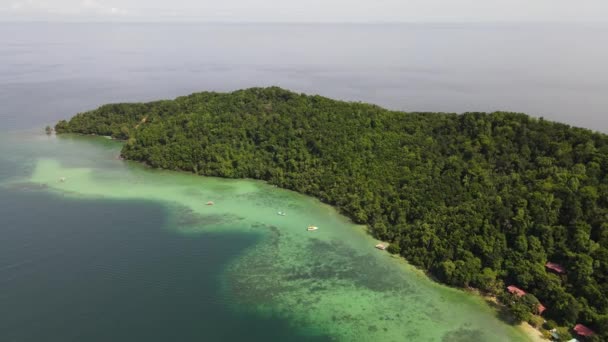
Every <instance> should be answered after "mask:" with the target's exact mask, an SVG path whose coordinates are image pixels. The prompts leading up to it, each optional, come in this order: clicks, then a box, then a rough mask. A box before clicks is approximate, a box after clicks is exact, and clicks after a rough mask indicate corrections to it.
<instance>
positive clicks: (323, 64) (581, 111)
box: [0, 23, 608, 131]
mask: <svg viewBox="0 0 608 342" xmlns="http://www.w3.org/2000/svg"><path fill="white" fill-rule="evenodd" d="M607 36H608V25H601V24H597V25H575V24H572V25H565V24H542V25H541V24H495V25H492V24H471V25H465V24H433V25H430V24H429V25H424V24H410V25H406V24H403V25H397V24H395V25H244V24H243V25H218V24H214V25H211V24H210V25H202V24H42V23H39V24H27V23H25V24H9V23H3V24H0V103H1V104H2V106H1V108H0V129H3V130H5V129H11V128H24V127H28V128H29V127H32V126H38V125H40V124H42V123H51V122H54V121H55V120H56V119H59V118H65V117H69V116H71V115H72V114H73V113H74V112H77V111H82V110H86V109H90V108H93V107H95V106H98V105H100V104H103V103H106V102H113V101H143V100H152V99H157V98H171V97H175V96H179V95H184V94H188V93H191V92H195V91H201V90H221V91H226V90H234V89H238V88H245V87H251V86H269V85H279V86H282V87H286V88H290V89H293V90H296V91H302V92H309V93H318V94H321V95H326V96H330V97H335V98H340V99H347V100H355V101H366V102H373V103H376V104H380V105H383V106H386V107H389V108H394V109H402V110H408V111H447V112H463V111H494V110H508V111H520V112H526V113H529V114H531V115H535V116H544V117H545V118H547V119H552V120H558V121H564V122H567V123H570V124H574V125H577V126H584V127H589V128H592V129H595V130H601V131H608V115H607V114H608V113H607V108H608V96H606V94H608V68H606V66H605V63H606V60H608V45H606V44H604V41H605V39H606V37H607Z"/></svg>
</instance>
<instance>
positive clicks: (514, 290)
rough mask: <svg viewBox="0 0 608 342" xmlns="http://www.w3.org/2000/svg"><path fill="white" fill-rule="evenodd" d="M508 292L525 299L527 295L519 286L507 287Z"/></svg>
mask: <svg viewBox="0 0 608 342" xmlns="http://www.w3.org/2000/svg"><path fill="white" fill-rule="evenodd" d="M507 290H509V292H511V293H512V294H514V295H517V297H523V296H525V295H526V291H524V290H522V289H520V288H519V287H517V286H513V285H509V286H507Z"/></svg>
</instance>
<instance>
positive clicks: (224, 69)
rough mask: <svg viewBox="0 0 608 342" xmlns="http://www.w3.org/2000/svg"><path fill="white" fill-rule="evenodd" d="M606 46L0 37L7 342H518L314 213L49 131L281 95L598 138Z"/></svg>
mask: <svg viewBox="0 0 608 342" xmlns="http://www.w3.org/2000/svg"><path fill="white" fill-rule="evenodd" d="M606 32H607V31H606V29H605V28H603V27H598V26H576V27H563V26H544V25H539V26H534V25H533V26H531V28H522V27H519V26H508V25H495V26H490V27H486V26H479V25H470V26H463V25H372V26H370V25H320V26H314V25H296V26H286V25H194V24H188V25H186V24H184V25H152V24H137V25H136V24H91V25H89V24H42V23H37V24H0V131H1V132H2V134H1V135H0V341H10V342H12V341H15V342H17V341H19V342H21V341H36V342H37V341H51V342H52V341H61V342H67V341H244V340H246V341H525V340H526V337H525V336H524V335H523V334H522V333H521V332H520V331H518V330H517V329H515V328H513V327H511V326H509V325H507V324H505V323H503V322H502V321H500V320H499V319H498V318H497V314H496V312H495V311H494V310H493V309H492V308H491V307H490V306H489V305H487V304H486V303H485V302H484V300H483V299H481V298H479V297H475V296H472V295H469V294H466V293H464V292H462V291H459V290H455V289H450V288H447V287H445V286H441V285H438V284H436V283H434V282H432V281H431V280H429V279H428V278H427V277H426V276H425V275H424V274H422V273H421V272H420V271H418V270H416V269H414V268H413V267H411V266H409V265H408V264H407V263H406V262H405V261H403V260H402V259H400V258H395V257H391V256H390V255H388V253H385V252H382V251H379V250H376V249H375V248H374V245H375V244H376V243H377V241H375V240H374V239H373V238H371V237H370V236H369V235H368V234H367V233H366V232H365V227H361V226H356V225H354V224H352V223H351V222H350V221H349V220H348V219H346V218H345V217H343V216H341V215H339V214H338V213H337V212H336V211H335V210H334V209H333V208H331V207H329V206H327V205H325V204H322V203H320V202H318V201H317V200H315V199H313V198H309V197H306V196H302V195H299V194H296V193H293V192H290V191H286V190H282V189H278V188H275V187H272V186H270V185H267V184H265V183H262V182H257V181H251V180H223V179H216V178H205V177H197V176H193V175H189V174H183V173H176V172H167V171H158V170H152V169H149V168H146V167H144V166H142V165H139V164H136V163H131V162H125V161H122V160H120V159H119V158H118V155H119V151H120V147H121V145H120V143H119V142H116V141H112V140H109V139H105V138H103V137H80V136H71V135H67V136H61V137H56V136H47V135H46V134H44V132H43V128H44V126H45V125H46V124H53V123H54V122H55V121H56V120H58V119H62V118H68V117H70V116H72V115H73V114H75V113H76V112H79V111H83V110H86V109H91V108H94V107H96V106H98V105H100V104H103V103H106V102H114V101H143V100H152V99H157V98H171V97H174V96H178V95H183V94H187V93H190V92H193V91H199V90H222V91H223V90H232V89H237V88H243V87H249V86H265V85H279V86H283V87H286V88H290V89H294V90H298V91H306V92H310V93H320V94H322V95H327V96H332V97H337V98H342V99H348V100H362V101H370V102H374V103H378V104H381V105H384V106H387V107H390V108H396V109H405V110H420V111H435V110H441V111H456V112H460V111H466V110H494V109H507V110H516V111H526V112H529V113H531V114H535V115H538V116H541V115H542V116H545V118H548V119H555V120H562V121H567V122H570V123H572V124H575V125H578V126H585V127H589V128H592V129H596V130H604V131H605V130H607V129H608V123H607V121H606V116H603V115H602V113H603V112H602V111H604V110H605V108H606V103H607V101H608V100H607V99H606V98H605V97H604V96H601V95H604V94H605V93H606V90H608V88H607V82H606V81H607V79H608V77H607V75H606V68H604V67H603V63H604V61H605V60H607V59H606V58H605V57H608V56H607V55H606V53H607V52H606V47H604V46H603V45H601V44H599V42H600V41H601V39H600V38H602V37H603V35H605V33H606ZM62 178H64V179H65V181H61V179H62ZM209 201H213V202H214V205H212V206H211V205H207V202H209ZM279 211H281V212H285V213H286V215H285V216H281V215H278V214H277V213H278V212H279ZM308 225H317V226H319V228H320V229H319V230H318V231H315V232H307V231H306V229H305V228H306V227H307V226H308Z"/></svg>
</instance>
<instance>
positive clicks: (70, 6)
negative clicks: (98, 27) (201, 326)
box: [0, 0, 608, 22]
mask: <svg viewBox="0 0 608 342" xmlns="http://www.w3.org/2000/svg"><path fill="white" fill-rule="evenodd" d="M607 18H608V1H606V0H580V1H571V0H307V1H302V0H297V1H294V0H222V1H220V0H213V1H211V0H0V20H121V21H226V22H429V21H431V22H433V21H452V22H479V21H576V22H589V21H593V22H605V21H607V20H608V19H607Z"/></svg>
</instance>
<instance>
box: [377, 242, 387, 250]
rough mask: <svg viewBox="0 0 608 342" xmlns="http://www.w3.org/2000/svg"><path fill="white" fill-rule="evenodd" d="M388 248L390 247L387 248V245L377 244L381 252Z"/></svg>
mask: <svg viewBox="0 0 608 342" xmlns="http://www.w3.org/2000/svg"><path fill="white" fill-rule="evenodd" d="M387 247H388V246H387V245H385V244H383V243H379V244H377V245H376V248H378V249H379V250H381V251H384V250H386V248H387Z"/></svg>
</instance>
